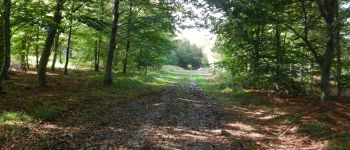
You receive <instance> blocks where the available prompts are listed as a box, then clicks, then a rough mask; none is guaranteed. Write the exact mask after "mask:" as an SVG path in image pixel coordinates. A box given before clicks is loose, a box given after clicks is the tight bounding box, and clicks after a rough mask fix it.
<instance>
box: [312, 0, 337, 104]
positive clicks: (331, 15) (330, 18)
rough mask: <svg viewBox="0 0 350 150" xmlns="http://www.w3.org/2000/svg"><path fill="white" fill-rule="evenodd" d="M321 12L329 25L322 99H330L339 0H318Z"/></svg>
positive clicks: (322, 64)
mask: <svg viewBox="0 0 350 150" xmlns="http://www.w3.org/2000/svg"><path fill="white" fill-rule="evenodd" d="M317 6H318V8H319V12H320V14H321V16H322V17H323V19H324V20H325V22H326V25H327V38H328V39H327V46H326V52H325V55H324V57H323V61H322V63H320V66H321V92H322V94H321V101H325V100H329V99H330V96H331V92H330V71H331V66H332V63H333V57H334V52H335V42H336V27H335V18H336V11H337V8H338V0H317Z"/></svg>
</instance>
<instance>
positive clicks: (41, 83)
mask: <svg viewBox="0 0 350 150" xmlns="http://www.w3.org/2000/svg"><path fill="white" fill-rule="evenodd" d="M64 2H65V1H64V0H57V1H56V8H55V14H54V23H55V24H54V25H52V26H51V27H50V29H49V31H48V35H47V38H46V40H45V46H44V49H43V51H42V53H41V57H40V62H39V66H38V83H37V84H38V85H37V86H38V88H42V89H46V88H47V83H46V66H47V63H48V61H49V57H50V53H51V48H52V45H53V42H54V40H55V35H56V34H57V29H58V25H59V24H60V23H61V20H62V14H61V10H62V8H63V4H64Z"/></svg>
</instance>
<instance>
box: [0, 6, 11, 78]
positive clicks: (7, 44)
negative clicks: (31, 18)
mask: <svg viewBox="0 0 350 150" xmlns="http://www.w3.org/2000/svg"><path fill="white" fill-rule="evenodd" d="M3 8H4V12H3V18H4V23H5V24H4V49H5V62H4V67H3V68H2V71H1V78H2V79H4V80H8V79H10V77H9V69H10V65H11V22H10V15H11V0H4V1H3Z"/></svg>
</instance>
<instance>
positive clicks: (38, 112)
mask: <svg viewBox="0 0 350 150" xmlns="http://www.w3.org/2000/svg"><path fill="white" fill-rule="evenodd" d="M68 104H69V101H68V100H60V101H58V100H56V101H49V100H47V101H45V100H42V99H36V100H32V101H29V102H28V104H27V108H28V113H29V114H30V115H32V116H34V117H36V118H40V119H41V120H43V121H53V120H54V119H55V118H56V117H57V116H58V115H59V114H60V113H61V112H62V111H63V110H64V108H65V106H67V105H68Z"/></svg>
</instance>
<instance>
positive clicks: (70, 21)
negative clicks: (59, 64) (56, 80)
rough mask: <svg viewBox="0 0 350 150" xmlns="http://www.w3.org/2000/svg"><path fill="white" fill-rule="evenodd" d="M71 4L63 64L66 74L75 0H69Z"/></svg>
mask: <svg viewBox="0 0 350 150" xmlns="http://www.w3.org/2000/svg"><path fill="white" fill-rule="evenodd" d="M71 2H72V6H71V8H70V12H69V29H68V41H67V49H66V62H65V65H64V74H65V75H67V74H68V64H69V58H70V55H71V44H72V32H73V13H74V12H75V11H76V10H75V9H76V8H75V1H74V0H73V1H71Z"/></svg>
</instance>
